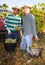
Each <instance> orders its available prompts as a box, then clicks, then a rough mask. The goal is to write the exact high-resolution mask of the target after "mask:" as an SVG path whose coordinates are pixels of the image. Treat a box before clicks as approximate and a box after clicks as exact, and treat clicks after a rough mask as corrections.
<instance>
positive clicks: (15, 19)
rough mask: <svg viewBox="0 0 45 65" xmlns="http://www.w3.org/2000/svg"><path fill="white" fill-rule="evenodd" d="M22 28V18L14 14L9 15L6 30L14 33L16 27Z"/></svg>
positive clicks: (6, 20)
mask: <svg viewBox="0 0 45 65" xmlns="http://www.w3.org/2000/svg"><path fill="white" fill-rule="evenodd" d="M16 26H19V27H21V18H20V16H19V15H16V16H14V15H13V14H9V15H8V16H7V17H6V19H5V28H6V29H10V30H11V31H12V32H14V31H16V30H15V27H16Z"/></svg>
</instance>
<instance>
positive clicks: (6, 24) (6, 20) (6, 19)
mask: <svg viewBox="0 0 45 65" xmlns="http://www.w3.org/2000/svg"><path fill="white" fill-rule="evenodd" d="M7 22H8V16H7V17H6V18H5V28H6V29H8V23H7Z"/></svg>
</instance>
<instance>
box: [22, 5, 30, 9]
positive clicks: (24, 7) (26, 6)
mask: <svg viewBox="0 0 45 65" xmlns="http://www.w3.org/2000/svg"><path fill="white" fill-rule="evenodd" d="M26 8H29V9H31V7H30V6H28V5H25V6H23V7H22V9H26Z"/></svg>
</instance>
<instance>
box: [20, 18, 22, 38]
mask: <svg viewBox="0 0 45 65" xmlns="http://www.w3.org/2000/svg"><path fill="white" fill-rule="evenodd" d="M22 30H23V18H21V29H20V35H21V37H22Z"/></svg>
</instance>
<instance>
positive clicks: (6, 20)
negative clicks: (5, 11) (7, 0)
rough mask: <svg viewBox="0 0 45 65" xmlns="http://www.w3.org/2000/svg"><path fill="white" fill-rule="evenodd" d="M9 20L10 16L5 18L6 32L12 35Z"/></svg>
mask: <svg viewBox="0 0 45 65" xmlns="http://www.w3.org/2000/svg"><path fill="white" fill-rule="evenodd" d="M8 21H9V20H8V16H7V17H6V18H5V21H4V22H5V28H6V30H7V31H8V34H11V31H10V29H9V28H8V23H7V22H8Z"/></svg>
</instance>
